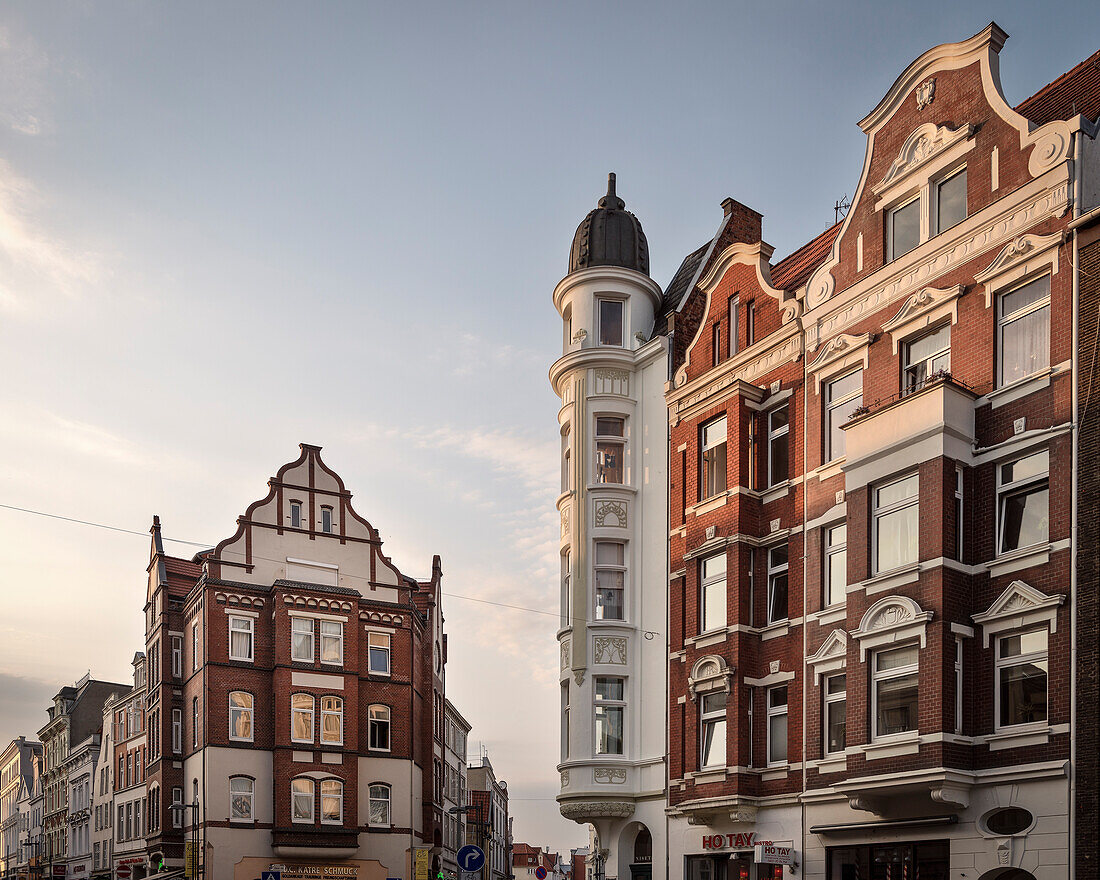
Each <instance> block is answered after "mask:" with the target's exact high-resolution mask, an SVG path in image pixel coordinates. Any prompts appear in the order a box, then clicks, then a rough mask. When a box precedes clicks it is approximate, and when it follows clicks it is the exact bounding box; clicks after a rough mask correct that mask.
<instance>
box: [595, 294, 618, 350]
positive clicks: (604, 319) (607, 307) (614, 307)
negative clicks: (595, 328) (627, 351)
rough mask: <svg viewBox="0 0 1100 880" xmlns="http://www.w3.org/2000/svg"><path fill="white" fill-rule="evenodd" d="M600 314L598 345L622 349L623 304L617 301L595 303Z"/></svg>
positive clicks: (603, 300) (601, 300) (605, 300)
mask: <svg viewBox="0 0 1100 880" xmlns="http://www.w3.org/2000/svg"><path fill="white" fill-rule="evenodd" d="M596 303H597V305H598V307H599V312H600V345H614V346H617V347H619V348H622V347H623V303H622V300H618V299H600V300H597V301H596Z"/></svg>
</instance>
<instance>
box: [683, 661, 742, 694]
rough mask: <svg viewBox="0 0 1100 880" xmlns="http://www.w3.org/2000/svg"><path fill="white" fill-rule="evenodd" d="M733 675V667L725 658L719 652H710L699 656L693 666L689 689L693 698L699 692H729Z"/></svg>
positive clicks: (689, 678) (689, 677)
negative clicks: (704, 655)
mask: <svg viewBox="0 0 1100 880" xmlns="http://www.w3.org/2000/svg"><path fill="white" fill-rule="evenodd" d="M732 676H733V669H732V668H730V665H729V664H728V663H727V662H726V661H725V658H723V657H719V656H718V655H717V654H708V655H707V656H706V657H701V658H699V660H698V661H696V663H695V665H694V666H693V667H692V668H691V675H689V676H688V690H689V691H690V692H691V698H692V699H693V700H694V699H697V698H698V696H699V694H701V693H707V692H710V691H718V690H721V691H726V692H728V691H729V689H730V678H731V677H732Z"/></svg>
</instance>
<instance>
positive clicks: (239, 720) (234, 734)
mask: <svg viewBox="0 0 1100 880" xmlns="http://www.w3.org/2000/svg"><path fill="white" fill-rule="evenodd" d="M229 738H230V739H235V740H241V741H244V742H252V694H248V693H245V692H244V691H233V692H232V693H230V694H229Z"/></svg>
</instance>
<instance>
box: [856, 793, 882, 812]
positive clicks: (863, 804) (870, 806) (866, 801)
mask: <svg viewBox="0 0 1100 880" xmlns="http://www.w3.org/2000/svg"><path fill="white" fill-rule="evenodd" d="M848 806H849V807H851V808H852V809H853V810H863V811H865V812H868V813H874V814H875V815H876V816H881V815H882V814H883V813H884V812H885V810H886V805H885V803H884V802H883V800H882V798H876V797H868V796H866V795H856V796H855V797H850V798H848Z"/></svg>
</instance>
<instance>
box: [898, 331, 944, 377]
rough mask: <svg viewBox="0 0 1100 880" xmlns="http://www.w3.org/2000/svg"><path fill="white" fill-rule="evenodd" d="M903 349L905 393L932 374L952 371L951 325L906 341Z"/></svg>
mask: <svg viewBox="0 0 1100 880" xmlns="http://www.w3.org/2000/svg"><path fill="white" fill-rule="evenodd" d="M902 350H903V352H904V356H903V361H902V364H903V369H902V372H903V374H904V382H903V386H904V387H903V388H902V392H903V393H904V392H909V391H915V390H916V389H918V388H920V387H921V386H922V385H924V383H925V382H927V381H928V378H929V377H930V376H934V375H936V374H937V373H940V372H948V371H950V369H951V325H950V324H944V325H943V326H942V327H938V328H936V329H935V330H932V331H931V332H929V333H925V334H924V335H923V336H921V337H919V338H917V339H914V340H913V341H912V342H906V343H905V344H904V345H903V346H902Z"/></svg>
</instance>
